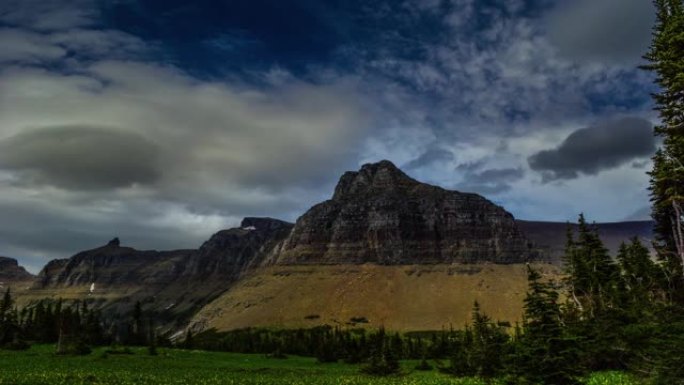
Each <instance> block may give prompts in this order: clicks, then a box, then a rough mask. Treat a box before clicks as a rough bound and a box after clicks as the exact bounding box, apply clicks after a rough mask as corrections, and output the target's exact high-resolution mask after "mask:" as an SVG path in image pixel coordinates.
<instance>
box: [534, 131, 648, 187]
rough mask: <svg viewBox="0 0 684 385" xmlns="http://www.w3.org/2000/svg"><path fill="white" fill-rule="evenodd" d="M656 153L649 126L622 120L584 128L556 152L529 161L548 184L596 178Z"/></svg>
mask: <svg viewBox="0 0 684 385" xmlns="http://www.w3.org/2000/svg"><path fill="white" fill-rule="evenodd" d="M655 149H656V140H655V137H654V136H653V130H652V125H651V123H650V122H648V121H647V120H644V119H640V118H623V119H619V120H613V121H609V122H606V123H602V124H599V125H596V126H593V127H587V128H581V129H579V130H577V131H575V132H573V133H572V134H570V136H568V137H567V138H566V139H565V140H564V141H563V143H561V144H560V146H558V147H557V148H555V149H552V150H545V151H541V152H538V153H536V154H535V155H532V156H530V157H529V158H528V163H529V165H530V168H532V169H533V170H535V171H539V172H541V173H542V175H543V180H544V181H545V182H548V181H552V180H558V179H574V178H577V177H578V176H579V174H586V175H596V174H598V173H599V172H601V171H603V170H607V169H611V168H615V167H618V166H621V165H623V164H625V163H627V162H630V161H633V160H635V159H639V158H644V157H648V156H651V155H652V154H653V153H654V152H655Z"/></svg>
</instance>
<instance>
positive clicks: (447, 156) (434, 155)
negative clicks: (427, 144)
mask: <svg viewBox="0 0 684 385" xmlns="http://www.w3.org/2000/svg"><path fill="white" fill-rule="evenodd" d="M453 159H454V154H453V153H452V152H451V151H449V150H446V149H444V148H440V147H435V146H433V147H431V148H430V149H428V150H427V151H425V152H424V153H422V154H421V155H420V156H419V157H417V158H415V159H413V160H411V161H410V162H408V163H406V164H405V165H404V166H403V167H402V168H404V169H406V170H415V169H418V168H421V167H425V166H430V165H433V164H435V163H437V162H449V161H452V160H453Z"/></svg>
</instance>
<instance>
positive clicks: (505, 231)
mask: <svg viewBox="0 0 684 385" xmlns="http://www.w3.org/2000/svg"><path fill="white" fill-rule="evenodd" d="M539 256H540V255H539V252H538V250H536V249H535V248H534V247H533V245H532V243H531V242H529V241H528V240H527V238H526V237H525V235H524V234H523V233H522V232H521V231H520V229H519V228H518V227H517V225H516V223H515V220H514V218H513V216H512V215H511V214H510V213H508V212H507V211H505V210H504V209H503V208H502V207H500V206H497V205H495V204H493V203H492V202H490V201H488V200H487V199H485V198H483V197H481V196H479V195H477V194H467V193H461V192H458V191H449V190H445V189H443V188H440V187H436V186H431V185H428V184H425V183H420V182H418V181H416V180H414V179H412V178H410V177H409V176H407V175H406V174H404V173H403V172H402V171H401V170H399V169H398V168H396V167H395V166H394V165H393V164H392V163H391V162H389V161H381V162H378V163H373V164H366V165H364V166H362V167H361V169H360V170H359V171H354V172H352V171H350V172H347V173H345V174H344V175H343V176H342V177H341V178H340V181H339V183H338V184H337V187H336V188H335V193H334V195H333V197H332V199H330V200H327V201H325V202H322V203H320V204H317V205H315V206H313V207H312V208H311V209H310V210H309V211H307V212H306V213H305V214H304V215H302V216H301V217H300V218H299V219H298V220H297V222H296V224H295V227H294V229H293V230H292V233H291V234H290V236H289V237H288V238H287V239H286V240H285V242H284V243H283V245H282V247H281V248H280V249H279V252H278V255H277V256H276V258H275V262H276V264H295V265H296V264H341V263H377V264H382V265H393V264H423V263H456V262H459V263H476V262H493V263H522V262H526V261H529V260H533V259H537V258H538V257H539Z"/></svg>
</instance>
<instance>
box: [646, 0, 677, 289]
mask: <svg viewBox="0 0 684 385" xmlns="http://www.w3.org/2000/svg"><path fill="white" fill-rule="evenodd" d="M654 4H655V7H656V12H657V21H656V25H655V28H654V30H653V40H652V43H651V47H650V50H649V52H648V53H647V54H646V55H645V56H644V58H645V59H646V60H648V62H649V64H648V65H646V66H644V67H643V68H645V69H647V70H649V71H652V72H654V73H655V75H656V83H657V84H658V85H659V86H660V90H659V92H657V93H655V94H653V98H654V100H655V102H656V110H657V111H658V112H659V115H660V120H661V123H660V125H658V126H656V127H655V133H656V135H658V136H659V137H661V138H662V140H663V145H662V148H661V149H660V150H659V151H658V152H657V153H656V155H655V157H654V158H653V162H654V164H653V170H652V171H651V173H650V175H651V186H650V190H651V202H652V204H653V206H652V216H653V219H654V220H655V233H656V242H655V245H656V248H657V251H658V255H659V257H660V258H661V259H662V260H663V261H664V262H665V263H666V266H667V268H668V273H669V282H670V287H671V290H672V291H676V290H677V289H679V288H680V287H681V285H682V281H683V279H684V269H683V268H682V264H683V263H684V4H683V2H682V0H655V1H654Z"/></svg>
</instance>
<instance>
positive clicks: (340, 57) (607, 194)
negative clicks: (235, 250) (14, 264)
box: [0, 0, 658, 272]
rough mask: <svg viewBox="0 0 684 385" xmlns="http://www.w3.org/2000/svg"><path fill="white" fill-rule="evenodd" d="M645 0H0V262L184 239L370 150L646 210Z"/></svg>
mask: <svg viewBox="0 0 684 385" xmlns="http://www.w3.org/2000/svg"><path fill="white" fill-rule="evenodd" d="M653 19H654V17H653V9H652V5H651V4H650V2H649V1H644V0H573V1H567V0H346V1H345V0H326V1H323V0H277V1H276V0H224V1H219V0H215V1H209V0H197V1H192V2H187V1H176V0H147V1H142V0H138V1H135V0H107V1H104V0H72V1H60V0H3V1H2V2H0V255H6V256H10V257H15V258H17V259H19V261H20V262H21V263H22V264H23V265H25V266H26V267H28V268H29V269H30V270H31V271H33V272H37V271H38V270H39V269H40V268H41V267H42V266H43V265H44V263H45V262H47V261H48V260H50V259H54V258H64V257H68V256H70V255H73V254H75V253H76V252H77V251H79V250H84V249H90V248H94V247H98V246H100V245H103V244H105V243H106V242H107V241H108V240H110V239H112V238H114V237H115V236H118V237H119V238H121V241H122V244H123V245H127V246H132V247H136V248H140V249H175V248H196V247H198V246H199V245H200V244H201V243H202V242H203V241H204V240H206V239H208V238H209V236H210V235H211V234H212V233H214V232H216V231H218V230H220V229H224V228H230V227H234V226H237V225H238V224H239V222H240V220H241V218H243V217H245V216H270V217H276V218H281V219H285V220H290V221H294V220H295V219H296V218H297V217H298V216H299V215H301V214H302V213H304V212H305V211H306V210H307V209H308V207H310V206H311V205H313V204H315V203H317V202H320V201H322V200H325V199H328V198H330V197H331V195H332V191H333V189H334V186H335V183H336V182H337V179H338V178H339V176H340V175H341V174H342V173H343V172H344V171H347V170H355V169H358V168H359V167H360V165H362V164H364V163H367V162H375V161H379V160H382V159H388V160H390V161H392V162H394V163H395V164H396V165H397V166H398V167H400V168H402V169H403V170H404V171H405V172H406V173H408V174H409V175H410V176H412V177H414V178H416V179H418V180H421V181H425V182H428V183H431V184H436V185H439V186H442V187H444V188H448V189H454V190H459V191H464V192H476V193H479V194H482V195H484V196H485V197H487V198H488V199H490V200H492V201H493V202H495V203H497V204H499V205H502V206H503V207H505V208H506V209H507V210H508V211H510V212H511V213H512V214H513V215H514V216H515V217H516V218H520V219H530V220H547V221H568V220H570V221H572V220H575V219H576V217H577V215H578V214H579V213H581V212H583V213H585V215H586V216H587V218H588V219H590V220H593V221H597V222H609V221H621V220H626V219H635V220H636V219H648V216H649V209H648V191H647V187H648V175H647V174H646V173H647V171H648V170H649V169H650V167H651V161H650V157H651V156H652V155H653V153H654V152H655V149H656V148H657V146H658V142H657V141H656V139H655V138H654V137H653V135H652V125H653V124H656V123H657V120H656V119H657V115H656V113H655V112H654V111H653V103H652V101H651V97H650V94H651V93H652V92H654V91H655V88H654V85H653V78H652V75H651V74H649V73H647V72H645V71H643V70H640V69H639V68H638V66H639V65H640V64H643V59H642V58H641V56H642V55H643V54H644V53H645V51H646V50H647V48H648V45H649V40H650V34H651V28H652V24H653Z"/></svg>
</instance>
